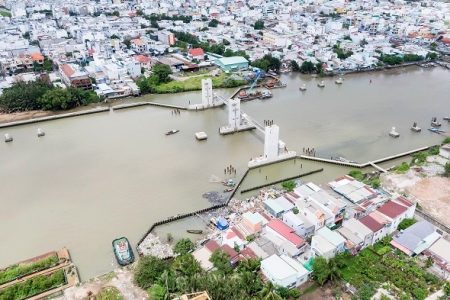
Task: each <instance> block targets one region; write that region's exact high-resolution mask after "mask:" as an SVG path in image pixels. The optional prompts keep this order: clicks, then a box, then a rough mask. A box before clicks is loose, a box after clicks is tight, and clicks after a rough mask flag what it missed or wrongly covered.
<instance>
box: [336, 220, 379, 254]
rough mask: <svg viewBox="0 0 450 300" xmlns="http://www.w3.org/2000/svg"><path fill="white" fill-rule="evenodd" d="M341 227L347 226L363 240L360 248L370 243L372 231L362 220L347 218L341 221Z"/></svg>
mask: <svg viewBox="0 0 450 300" xmlns="http://www.w3.org/2000/svg"><path fill="white" fill-rule="evenodd" d="M341 228H347V229H348V230H349V231H350V232H353V233H354V234H355V235H356V236H358V237H360V238H361V239H362V240H363V245H362V246H361V249H360V250H362V249H364V248H367V247H369V246H371V245H372V241H373V232H372V230H370V229H369V228H368V227H366V226H365V225H364V224H363V223H362V222H360V221H359V220H357V219H353V218H352V219H348V220H346V221H345V222H344V223H342V227H341Z"/></svg>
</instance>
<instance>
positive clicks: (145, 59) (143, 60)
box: [133, 55, 152, 63]
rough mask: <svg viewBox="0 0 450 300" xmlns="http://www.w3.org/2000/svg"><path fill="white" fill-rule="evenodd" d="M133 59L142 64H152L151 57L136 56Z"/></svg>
mask: <svg viewBox="0 0 450 300" xmlns="http://www.w3.org/2000/svg"><path fill="white" fill-rule="evenodd" d="M133 58H134V59H135V60H137V61H138V62H140V63H147V62H152V59H151V58H150V57H147V56H145V55H134V56H133Z"/></svg>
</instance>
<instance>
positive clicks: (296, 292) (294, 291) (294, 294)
mask: <svg viewBox="0 0 450 300" xmlns="http://www.w3.org/2000/svg"><path fill="white" fill-rule="evenodd" d="M289 296H291V297H292V298H294V299H298V297H300V291H299V290H298V289H296V288H293V289H292V290H290V291H289Z"/></svg>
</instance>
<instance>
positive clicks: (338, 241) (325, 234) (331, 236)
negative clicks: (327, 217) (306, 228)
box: [317, 227, 345, 246]
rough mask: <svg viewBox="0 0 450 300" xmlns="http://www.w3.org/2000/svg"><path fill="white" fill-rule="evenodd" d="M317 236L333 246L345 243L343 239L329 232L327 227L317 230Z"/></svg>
mask: <svg viewBox="0 0 450 300" xmlns="http://www.w3.org/2000/svg"><path fill="white" fill-rule="evenodd" d="M317 234H318V235H321V236H322V237H324V238H325V239H326V240H327V241H329V242H330V243H332V244H333V245H335V246H338V245H342V244H343V243H344V242H345V239H344V238H343V237H342V236H340V235H339V234H337V233H336V232H333V231H331V230H330V229H328V228H327V227H322V228H320V229H319V230H317Z"/></svg>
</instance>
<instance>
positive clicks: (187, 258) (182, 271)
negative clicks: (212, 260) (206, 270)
mask: <svg viewBox="0 0 450 300" xmlns="http://www.w3.org/2000/svg"><path fill="white" fill-rule="evenodd" d="M171 268H172V269H173V270H174V271H176V272H177V273H178V274H179V275H181V276H194V275H195V274H201V273H202V272H203V269H202V267H201V265H200V263H199V262H198V261H197V260H196V259H195V257H194V256H193V255H192V254H191V253H187V254H185V255H183V256H178V257H177V258H176V259H175V261H174V262H173V264H172V265H171Z"/></svg>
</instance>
